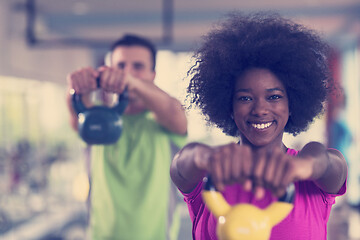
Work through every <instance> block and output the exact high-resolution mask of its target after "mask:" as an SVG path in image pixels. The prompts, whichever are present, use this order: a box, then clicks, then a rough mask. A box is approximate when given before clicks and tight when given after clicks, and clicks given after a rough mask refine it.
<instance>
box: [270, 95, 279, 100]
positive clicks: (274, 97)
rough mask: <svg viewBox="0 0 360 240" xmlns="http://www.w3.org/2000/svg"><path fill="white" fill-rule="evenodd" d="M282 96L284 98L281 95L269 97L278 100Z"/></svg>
mask: <svg viewBox="0 0 360 240" xmlns="http://www.w3.org/2000/svg"><path fill="white" fill-rule="evenodd" d="M280 98H282V96H281V95H271V96H270V97H269V100H277V99H280Z"/></svg>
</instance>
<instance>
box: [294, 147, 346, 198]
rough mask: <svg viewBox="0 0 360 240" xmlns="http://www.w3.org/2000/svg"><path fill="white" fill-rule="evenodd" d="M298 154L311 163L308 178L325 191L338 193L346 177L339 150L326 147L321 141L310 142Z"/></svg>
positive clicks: (343, 161)
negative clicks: (310, 171)
mask: <svg viewBox="0 0 360 240" xmlns="http://www.w3.org/2000/svg"><path fill="white" fill-rule="evenodd" d="M298 156H299V157H300V158H304V159H308V160H309V161H310V162H311V163H312V173H311V175H310V177H309V179H312V180H313V181H314V182H315V184H316V185H317V186H318V187H319V188H321V189H322V190H323V191H325V192H327V193H333V194H336V193H338V191H339V190H340V188H341V187H342V185H343V184H344V182H345V179H346V177H347V164H346V161H345V159H344V157H343V156H342V154H341V153H340V152H338V151H337V150H334V149H327V148H326V147H325V146H324V145H323V144H321V143H318V142H310V143H308V144H306V145H305V146H304V148H303V149H302V150H301V151H300V153H299V155H298Z"/></svg>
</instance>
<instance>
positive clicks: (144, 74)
mask: <svg viewBox="0 0 360 240" xmlns="http://www.w3.org/2000/svg"><path fill="white" fill-rule="evenodd" d="M111 67H117V68H120V69H123V70H124V72H125V74H130V75H131V76H132V77H134V78H137V79H140V80H142V81H147V82H153V81H154V79H155V71H154V70H153V62H152V56H151V52H150V51H149V50H148V49H147V48H145V47H142V46H119V47H117V48H115V49H114V51H113V53H112V56H111ZM145 109H146V107H145V104H144V102H143V101H142V100H141V99H140V98H139V97H138V96H137V94H136V93H135V92H131V91H129V106H128V108H127V109H126V111H125V113H126V114H136V113H140V112H142V111H144V110H145Z"/></svg>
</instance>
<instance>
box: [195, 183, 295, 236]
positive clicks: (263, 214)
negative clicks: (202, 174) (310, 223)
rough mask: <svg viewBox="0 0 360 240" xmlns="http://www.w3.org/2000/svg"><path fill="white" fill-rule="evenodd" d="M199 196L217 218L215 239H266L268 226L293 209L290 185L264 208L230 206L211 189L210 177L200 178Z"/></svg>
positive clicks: (221, 196) (279, 220)
mask: <svg viewBox="0 0 360 240" xmlns="http://www.w3.org/2000/svg"><path fill="white" fill-rule="evenodd" d="M204 182H205V184H204V189H203V191H202V197H203V200H204V202H205V204H206V206H207V207H208V208H209V210H210V211H211V212H212V213H213V214H214V215H215V217H217V218H218V223H217V229H216V232H217V236H218V238H219V240H267V239H269V238H270V234H271V229H272V228H273V226H275V225H276V224H278V223H280V222H281V221H282V220H283V219H284V218H285V217H287V216H288V214H289V213H290V212H291V210H292V209H293V207H294V205H293V198H294V192H295V186H294V185H293V184H291V185H290V186H289V187H288V189H287V192H286V194H285V196H284V197H282V198H281V199H279V201H277V202H273V203H272V204H270V206H268V207H267V208H265V209H261V208H258V207H256V206H254V205H252V204H248V203H240V204H237V205H234V206H230V205H229V204H228V203H227V201H226V200H225V198H224V197H223V195H222V194H221V193H220V192H218V191H216V190H215V187H214V185H213V184H212V182H211V179H210V177H207V178H204Z"/></svg>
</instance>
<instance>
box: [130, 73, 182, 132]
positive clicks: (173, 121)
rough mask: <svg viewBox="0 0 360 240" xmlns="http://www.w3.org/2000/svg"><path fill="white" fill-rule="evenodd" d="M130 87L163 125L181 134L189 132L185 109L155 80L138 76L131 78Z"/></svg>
mask: <svg viewBox="0 0 360 240" xmlns="http://www.w3.org/2000/svg"><path fill="white" fill-rule="evenodd" d="M128 89H129V91H134V92H135V93H136V94H137V95H138V96H139V97H140V98H142V100H143V102H144V104H145V106H146V107H147V108H148V109H149V110H150V111H152V112H153V113H154V114H155V116H156V120H157V121H158V122H159V123H160V124H161V125H162V126H163V127H165V128H166V129H168V130H169V131H171V132H174V133H177V134H180V135H185V134H186V133H187V119H186V115H185V110H184V108H183V106H182V105H181V104H180V102H179V101H178V100H177V99H175V98H173V97H171V96H169V95H168V94H167V93H166V92H164V91H163V90H161V89H160V88H159V87H157V86H156V85H155V84H154V83H153V82H148V81H142V80H140V79H136V78H131V79H130V80H129V84H128Z"/></svg>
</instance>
